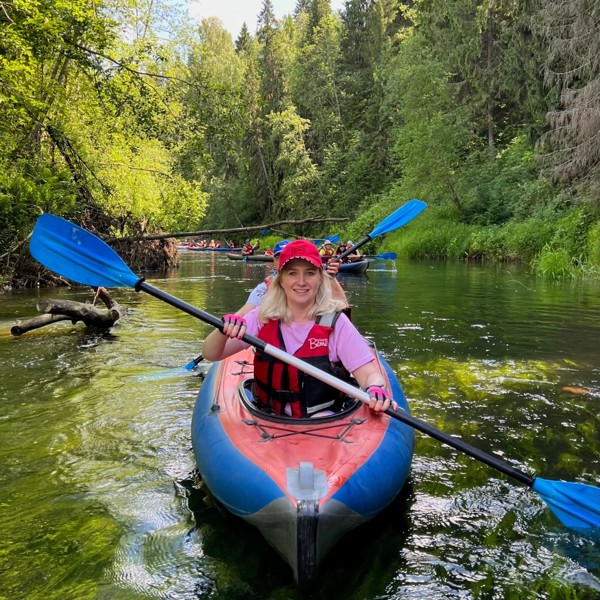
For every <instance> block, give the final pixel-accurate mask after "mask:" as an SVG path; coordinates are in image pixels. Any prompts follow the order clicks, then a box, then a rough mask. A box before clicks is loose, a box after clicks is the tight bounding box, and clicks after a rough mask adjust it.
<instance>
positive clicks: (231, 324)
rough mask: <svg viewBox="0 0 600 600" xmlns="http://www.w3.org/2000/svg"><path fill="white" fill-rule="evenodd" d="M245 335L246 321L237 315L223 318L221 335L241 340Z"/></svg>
mask: <svg viewBox="0 0 600 600" xmlns="http://www.w3.org/2000/svg"><path fill="white" fill-rule="evenodd" d="M245 333H246V319H244V317H240V316H239V315H233V314H227V315H224V316H223V335H224V336H226V337H228V338H231V339H238V340H241V339H242V338H243V337H244V334H245Z"/></svg>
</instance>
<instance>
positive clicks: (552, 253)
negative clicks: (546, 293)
mask: <svg viewBox="0 0 600 600" xmlns="http://www.w3.org/2000/svg"><path fill="white" fill-rule="evenodd" d="M531 266H532V268H533V270H534V272H535V273H537V274H538V275H543V276H545V277H549V278H551V279H564V278H569V277H575V275H576V274H577V270H576V269H575V266H574V265H573V259H572V258H571V256H569V253H568V252H567V251H566V250H565V249H563V248H561V249H558V250H553V249H552V248H551V246H549V245H546V246H545V247H544V248H543V250H542V251H541V252H540V254H539V255H538V256H536V258H535V259H534V260H533V261H532V265H531Z"/></svg>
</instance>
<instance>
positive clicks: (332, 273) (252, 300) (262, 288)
mask: <svg viewBox="0 0 600 600" xmlns="http://www.w3.org/2000/svg"><path fill="white" fill-rule="evenodd" d="M289 243H290V241H289V240H282V241H281V242H277V243H276V244H275V247H274V248H273V272H272V273H271V275H269V277H267V278H266V279H265V280H264V281H263V282H261V283H259V284H258V285H257V286H256V287H255V288H254V289H253V290H252V291H251V292H250V295H249V296H248V299H247V300H246V304H244V306H242V307H241V308H240V309H239V310H237V311H236V312H235V314H236V315H238V316H240V317H243V316H244V315H247V314H248V313H249V312H250V311H251V310H252V309H254V308H256V307H257V306H260V303H261V302H262V300H263V298H264V296H265V294H266V293H267V290H268V289H269V286H270V285H271V282H272V281H273V279H275V275H277V271H278V270H279V257H280V256H281V253H282V252H283V249H284V248H285V247H286V246H287V245H288V244H289ZM315 248H316V246H315ZM339 268H340V265H339V263H331V264H328V265H327V275H328V276H329V278H330V279H331V285H332V289H333V294H334V296H335V297H336V298H337V299H339V300H340V301H342V302H344V303H345V305H346V306H348V301H347V299H346V294H345V292H344V290H343V289H342V286H341V285H340V284H339V282H338V281H337V280H336V279H335V277H336V276H337V273H338V270H339Z"/></svg>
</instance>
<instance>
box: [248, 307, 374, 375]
mask: <svg viewBox="0 0 600 600" xmlns="http://www.w3.org/2000/svg"><path fill="white" fill-rule="evenodd" d="M259 310H260V307H256V308H255V309H253V310H251V311H250V312H249V313H248V314H247V315H246V325H247V327H246V332H247V333H249V334H250V335H254V336H256V335H258V332H259V331H260V329H261V328H262V326H263V325H264V323H261V322H260V321H259V319H258V313H259ZM313 325H314V322H313V321H309V322H307V323H294V322H292V323H290V324H289V325H286V324H285V323H281V334H282V336H283V341H284V343H285V348H286V350H287V352H289V353H290V354H293V353H294V352H296V350H298V349H299V348H300V346H302V344H303V343H304V340H305V339H306V338H307V336H308V333H309V331H310V330H311V329H312V326H313ZM242 344H243V346H244V347H245V348H247V347H248V345H249V344H246V343H245V342H242ZM329 360H330V361H331V362H336V361H338V360H339V361H341V363H342V364H343V365H344V367H345V368H346V370H347V371H349V372H350V373H352V372H353V371H356V369H358V368H359V367H362V366H363V365H366V364H367V363H368V362H371V361H372V360H374V359H373V352H372V351H371V349H370V348H369V346H368V344H367V342H366V340H365V338H363V336H362V335H361V334H360V333H359V331H358V330H357V329H356V327H354V325H353V324H352V323H351V322H350V319H348V317H347V316H346V315H344V314H341V315H340V316H339V318H338V320H337V323H336V324H335V328H334V330H333V332H332V333H331V335H330V336H329Z"/></svg>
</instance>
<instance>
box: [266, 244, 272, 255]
mask: <svg viewBox="0 0 600 600" xmlns="http://www.w3.org/2000/svg"><path fill="white" fill-rule="evenodd" d="M265 256H273V250H271V246H267V247H266V248H265Z"/></svg>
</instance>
